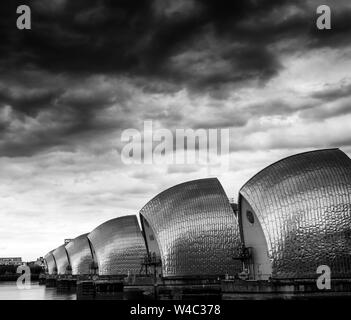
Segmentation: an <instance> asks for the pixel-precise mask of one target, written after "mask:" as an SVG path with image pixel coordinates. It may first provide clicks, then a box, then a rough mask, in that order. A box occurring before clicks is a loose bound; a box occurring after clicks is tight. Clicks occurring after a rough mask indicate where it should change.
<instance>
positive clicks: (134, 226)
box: [88, 216, 146, 275]
mask: <svg viewBox="0 0 351 320" xmlns="http://www.w3.org/2000/svg"><path fill="white" fill-rule="evenodd" d="M88 238H89V240H90V241H91V243H92V245H93V247H94V250H95V254H96V260H97V263H98V267H99V274H100V275H119V274H120V275H124V274H128V273H131V274H137V273H139V272H140V269H141V264H142V261H143V259H144V257H145V255H146V247H145V241H144V238H143V236H142V233H141V230H140V227H139V223H138V220H137V217H136V216H123V217H119V218H116V219H112V220H109V221H107V222H105V223H103V224H102V225H100V226H99V227H97V228H96V229H94V230H93V231H92V232H91V233H90V234H89V235H88Z"/></svg>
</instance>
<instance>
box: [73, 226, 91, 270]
mask: <svg viewBox="0 0 351 320" xmlns="http://www.w3.org/2000/svg"><path fill="white" fill-rule="evenodd" d="M87 236H88V233H86V234H82V235H81V236H79V237H77V238H75V239H73V240H71V241H70V242H69V243H68V244H67V245H66V250H67V253H68V256H69V261H70V263H71V267H72V274H73V275H78V274H89V273H90V267H91V264H92V263H93V256H92V253H91V248H90V245H89V240H88V237H87Z"/></svg>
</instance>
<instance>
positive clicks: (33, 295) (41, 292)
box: [0, 281, 76, 300]
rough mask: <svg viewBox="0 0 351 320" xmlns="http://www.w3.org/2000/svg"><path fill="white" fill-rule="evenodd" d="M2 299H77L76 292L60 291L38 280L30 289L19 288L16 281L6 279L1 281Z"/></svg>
mask: <svg viewBox="0 0 351 320" xmlns="http://www.w3.org/2000/svg"><path fill="white" fill-rule="evenodd" d="M0 300H76V294H75V293H73V294H72V293H58V292H57V290H56V288H46V286H45V285H39V283H38V282H32V284H31V287H30V289H18V288H17V285H16V281H8V282H7V281H5V282H0Z"/></svg>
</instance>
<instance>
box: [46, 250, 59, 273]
mask: <svg viewBox="0 0 351 320" xmlns="http://www.w3.org/2000/svg"><path fill="white" fill-rule="evenodd" d="M52 253H53V251H50V252H49V253H47V254H46V255H45V257H44V259H45V263H46V267H47V272H48V274H54V273H56V271H57V266H56V261H55V257H54V255H53V254H52Z"/></svg>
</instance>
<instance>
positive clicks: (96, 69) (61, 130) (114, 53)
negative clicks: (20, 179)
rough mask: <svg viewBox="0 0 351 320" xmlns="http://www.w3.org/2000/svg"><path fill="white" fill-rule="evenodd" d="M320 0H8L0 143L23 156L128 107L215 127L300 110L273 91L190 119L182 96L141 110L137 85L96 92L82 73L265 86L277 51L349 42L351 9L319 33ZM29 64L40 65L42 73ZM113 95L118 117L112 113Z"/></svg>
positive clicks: (2, 20)
mask: <svg viewBox="0 0 351 320" xmlns="http://www.w3.org/2000/svg"><path fill="white" fill-rule="evenodd" d="M26 3H27V4H29V5H30V6H31V9H32V30H30V31H19V30H17V29H16V27H15V22H16V18H17V15H16V10H15V9H16V6H17V5H19V4H26ZM318 5H319V3H317V2H316V1H314V0H313V1H307V2H306V1H302V0H294V1H291V0H283V1H282V0H261V1H254V0H240V1H229V0H214V1H208V0H192V1H191V0H189V1H183V0H182V1H170V0H154V1H151V0H120V1H116V0H84V1H83V0H75V1H67V0H53V1H44V0H33V1H22V2H20V3H19V2H18V1H1V3H0V36H1V42H0V72H1V79H0V80H2V81H1V82H0V109H4V108H10V109H7V110H10V111H11V112H10V113H9V112H8V111H6V112H7V118H6V119H2V120H1V121H0V131H1V133H2V137H1V140H0V152H1V154H2V155H11V156H16V155H30V154H33V153H35V152H38V151H40V150H44V149H45V148H49V147H50V146H54V147H55V146H66V147H69V148H70V147H71V142H72V141H74V140H75V139H77V138H79V137H80V138H82V139H83V140H84V138H85V139H86V137H91V136H94V135H95V136H99V135H100V134H104V133H105V132H107V131H109V130H111V131H113V130H115V129H117V128H125V127H127V126H128V124H129V123H131V122H130V120H131V119H132V118H134V120H140V119H141V117H143V118H151V119H157V120H159V121H160V122H161V123H162V124H164V125H170V126H175V125H184V123H185V124H186V125H188V126H189V127H194V128H198V127H206V128H211V127H227V126H244V125H245V124H246V123H247V121H248V119H249V118H250V117H252V116H256V115H260V114H263V113H265V112H266V113H267V114H270V113H274V114H288V113H289V112H294V111H295V109H294V108H293V107H292V106H290V105H289V104H287V103H285V102H282V103H280V102H279V101H278V102H274V101H273V103H272V104H269V105H266V106H263V105H262V106H256V107H255V106H249V107H248V109H247V110H240V112H241V114H240V115H235V116H234V115H233V113H232V111H230V112H228V113H225V112H223V114H222V116H218V114H216V115H215V116H214V117H213V118H211V117H210V116H209V117H207V119H206V117H205V118H204V119H203V120H201V119H198V120H194V122H193V123H187V122H186V118H187V114H186V112H187V111H186V108H185V109H184V110H185V113H184V110H178V108H177V106H175V107H174V108H173V109H165V110H161V111H160V110H159V109H158V108H154V109H152V108H151V107H150V108H148V106H145V107H146V108H148V109H147V110H143V111H142V112H139V111H140V110H138V109H137V108H136V107H135V106H133V105H130V103H129V104H128V103H124V102H125V101H126V100H128V99H129V98H130V95H129V96H125V97H123V95H124V94H123V93H121V94H118V95H117V96H116V95H114V94H113V92H114V91H115V90H117V89H116V88H112V89H109V90H107V91H96V90H95V89H94V88H93V87H89V88H88V89H87V91H90V94H89V93H88V92H84V90H82V87H83V86H84V85H85V83H84V79H87V78H89V77H92V76H94V75H101V74H103V75H106V76H107V77H111V78H113V77H115V78H116V77H117V78H118V77H123V78H125V79H129V80H130V81H132V82H133V85H134V86H136V87H138V88H142V89H143V91H144V93H145V94H149V93H161V94H173V93H175V92H177V91H179V90H181V89H183V88H186V89H188V92H190V94H195V95H196V94H198V95H203V94H204V93H205V94H208V95H209V96H210V97H211V98H212V99H217V100H225V99H226V98H227V97H228V92H231V91H232V90H233V88H242V87H245V86H247V85H248V83H249V82H250V81H253V82H254V83H255V85H258V86H262V85H264V84H265V83H266V82H267V81H269V80H270V79H272V78H274V77H275V76H277V75H278V74H279V72H280V71H281V70H282V69H283V68H284V65H283V63H282V61H281V55H282V53H286V52H290V53H293V52H296V51H301V52H302V53H303V52H304V51H305V50H309V48H312V47H317V46H342V45H346V40H345V39H348V36H346V37H343V35H345V34H346V33H347V32H348V31H349V27H350V24H349V21H350V19H347V16H348V13H349V11H348V10H349V9H347V10H341V9H340V8H337V9H336V10H335V15H333V29H332V30H331V31H330V32H328V33H323V35H322V34H321V33H320V32H317V31H316V28H315V20H316V13H315V10H316V7H317V6H318ZM331 6H332V4H331ZM332 9H333V6H332ZM333 13H334V11H333ZM324 34H325V35H324ZM333 35H335V37H334V36H333ZM300 38H302V39H304V40H307V41H304V45H306V47H303V45H296V42H295V43H294V44H293V45H289V41H294V40H297V39H300ZM344 38H345V39H344ZM342 39H344V40H342ZM278 44H284V45H283V46H281V48H280V47H279V48H278V46H277V45H278ZM26 70H36V74H35V77H34V78H32V79H31V78H30V76H28V74H30V72H29V73H28V72H27V73H26ZM60 77H62V78H63V80H62V79H60ZM56 78H57V79H56ZM77 83H81V85H80V86H79V85H77ZM325 94H326V93H325ZM331 95H332V93H330V98H331ZM315 98H316V99H317V98H318V97H317V96H316V97H315ZM318 99H328V98H327V97H321V96H320V97H319V98H318ZM115 105H118V106H119V107H117V111H116V113H115V114H118V119H112V118H111V119H109V118H108V117H107V118H106V116H105V115H104V113H105V112H107V110H108V109H109V108H110V107H112V106H115ZM304 108H307V107H304ZM134 109H136V110H134ZM278 109H279V110H278ZM136 112H138V114H136ZM133 113H134V116H133ZM4 114H5V113H4ZM306 116H308V114H306ZM30 150H32V152H31V151H30Z"/></svg>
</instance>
